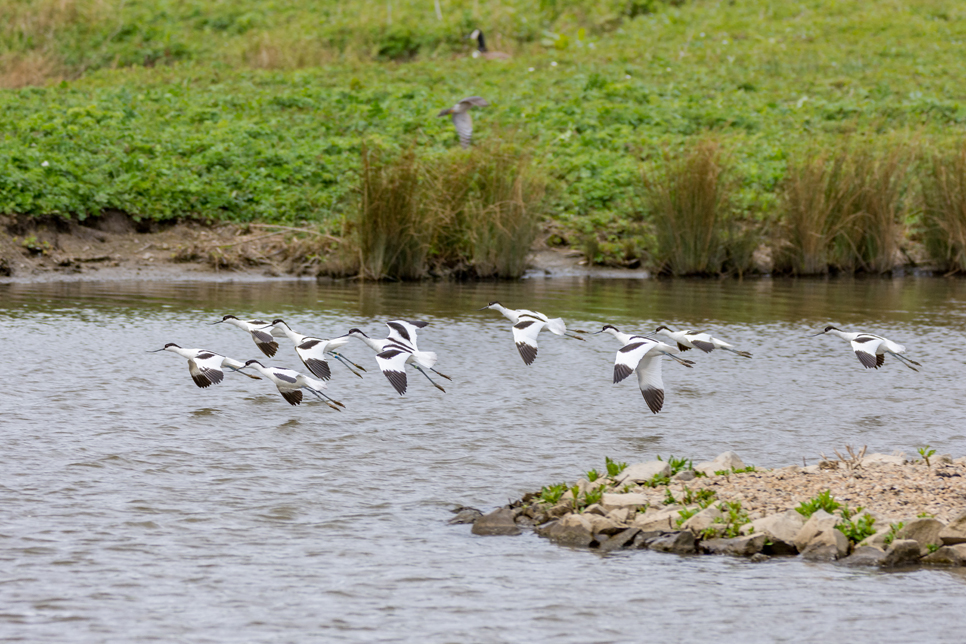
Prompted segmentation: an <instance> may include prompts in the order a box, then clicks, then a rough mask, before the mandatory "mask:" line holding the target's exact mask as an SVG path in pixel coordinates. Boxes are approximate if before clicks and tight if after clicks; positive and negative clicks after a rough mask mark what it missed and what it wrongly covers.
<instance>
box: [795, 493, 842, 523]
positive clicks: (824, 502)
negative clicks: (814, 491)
mask: <svg viewBox="0 0 966 644" xmlns="http://www.w3.org/2000/svg"><path fill="white" fill-rule="evenodd" d="M840 507H842V504H841V503H839V502H838V501H836V500H835V499H833V498H832V492H831V491H830V490H824V491H823V492H820V493H819V495H818V496H816V497H813V498H811V499H809V500H808V501H803V502H802V503H800V504H799V505H798V507H797V508H795V510H796V511H797V512H798V513H799V514H800V515H802V516H803V517H805V518H806V519H808V518H809V517H811V516H812V515H813V514H815V512H817V511H818V510H825V511H826V512H828V513H829V514H832V513H833V512H835V511H836V510H837V509H839V508H840Z"/></svg>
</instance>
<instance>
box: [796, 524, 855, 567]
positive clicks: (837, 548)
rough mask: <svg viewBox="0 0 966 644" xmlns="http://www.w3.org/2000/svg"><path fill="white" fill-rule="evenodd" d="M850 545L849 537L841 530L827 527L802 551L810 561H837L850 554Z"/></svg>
mask: <svg viewBox="0 0 966 644" xmlns="http://www.w3.org/2000/svg"><path fill="white" fill-rule="evenodd" d="M803 529H804V528H803ZM796 545H797V544H796ZM849 547H850V544H849V539H848V537H846V536H845V535H844V534H843V533H842V531H841V530H836V529H835V528H834V527H831V528H826V529H825V530H823V531H822V532H820V533H818V534H817V535H815V537H814V538H812V539H811V540H810V541H809V542H808V545H807V546H805V549H804V550H803V551H802V558H803V559H807V560H809V561H836V560H838V559H844V558H845V557H847V556H848V554H849Z"/></svg>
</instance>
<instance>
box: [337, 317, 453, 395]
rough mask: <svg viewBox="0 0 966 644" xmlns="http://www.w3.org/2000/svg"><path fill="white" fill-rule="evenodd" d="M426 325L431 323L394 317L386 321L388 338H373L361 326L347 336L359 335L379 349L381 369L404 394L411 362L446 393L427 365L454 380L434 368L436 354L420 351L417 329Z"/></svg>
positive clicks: (399, 391) (369, 344) (394, 386)
mask: <svg viewBox="0 0 966 644" xmlns="http://www.w3.org/2000/svg"><path fill="white" fill-rule="evenodd" d="M426 325H427V322H419V321H406V320H391V321H389V322H387V323H386V326H388V327H389V337H387V338H370V337H369V336H368V335H366V334H365V333H364V332H362V331H361V330H360V329H349V333H347V334H346V335H349V336H353V337H356V338H359V339H360V340H362V341H363V342H365V343H366V344H367V345H368V346H369V347H370V348H371V349H373V350H374V351H375V352H376V362H377V363H378V365H379V369H380V370H381V371H382V373H383V375H385V376H386V378H387V379H388V380H389V383H390V384H391V385H392V386H393V388H394V389H395V390H396V392H397V393H399V395H400V396H402V395H404V394H405V393H406V389H407V384H408V383H407V379H406V365H407V364H411V365H413V367H415V368H416V370H417V371H419V372H420V373H421V374H423V375H424V376H426V379H427V380H429V381H430V382H431V383H433V386H434V387H436V388H437V389H439V390H440V391H442V392H443V393H446V390H445V389H443V388H442V387H441V386H439V384H437V383H436V381H435V380H433V379H432V378H431V377H430V375H429V374H428V373H426V372H425V371H424V370H423V368H424V367H425V368H426V369H429V370H430V371H432V372H433V373H435V374H436V375H438V376H440V377H442V378H446V379H447V380H452V378H450V377H449V376H447V375H446V374H443V373H440V372H439V371H436V369H434V368H433V367H434V365H435V364H436V360H437V357H436V353H434V352H433V351H420V350H419V349H418V348H417V346H416V332H417V330H419V329H421V328H423V327H425V326H426Z"/></svg>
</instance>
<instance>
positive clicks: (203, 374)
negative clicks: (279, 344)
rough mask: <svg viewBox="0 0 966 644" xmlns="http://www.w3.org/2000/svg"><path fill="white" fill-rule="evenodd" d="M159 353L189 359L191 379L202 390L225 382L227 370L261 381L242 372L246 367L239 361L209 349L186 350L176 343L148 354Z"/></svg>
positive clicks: (168, 344)
mask: <svg viewBox="0 0 966 644" xmlns="http://www.w3.org/2000/svg"><path fill="white" fill-rule="evenodd" d="M158 351H170V352H172V353H177V354H178V355H179V356H181V357H182V358H187V359H188V373H190V374H191V379H192V380H194V381H195V384H196V385H198V386H199V387H201V388H202V389H206V388H208V387H210V386H211V385H217V384H218V383H220V382H221V381H222V380H224V379H225V371H224V370H225V369H231V370H232V371H235V372H237V373H240V374H241V375H243V376H247V377H249V378H252V379H254V380H261V378H259V377H258V376H253V375H252V374H250V373H245V372H244V371H242V369H244V368H245V365H244V364H243V363H241V362H239V361H238V360H232V359H231V358H226V357H225V356H223V355H220V354H217V353H215V352H214V351H208V350H207V349H184V348H182V347H179V346H178V345H176V344H175V343H174V342H169V343H167V344H166V345H164V346H163V347H161V348H160V349H155V350H154V351H149V352H148V353H157V352H158Z"/></svg>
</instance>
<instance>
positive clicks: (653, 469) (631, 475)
mask: <svg viewBox="0 0 966 644" xmlns="http://www.w3.org/2000/svg"><path fill="white" fill-rule="evenodd" d="M657 475H661V476H671V466H670V465H668V464H667V463H665V462H664V461H648V462H647V463H634V464H633V465H629V466H628V467H626V468H624V471H623V472H621V473H620V474H618V475H617V476H616V477H614V478H615V480H616V481H617V484H618V485H626V484H628V483H641V482H644V481H650V480H651V479H653V478H654V477H655V476H657Z"/></svg>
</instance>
